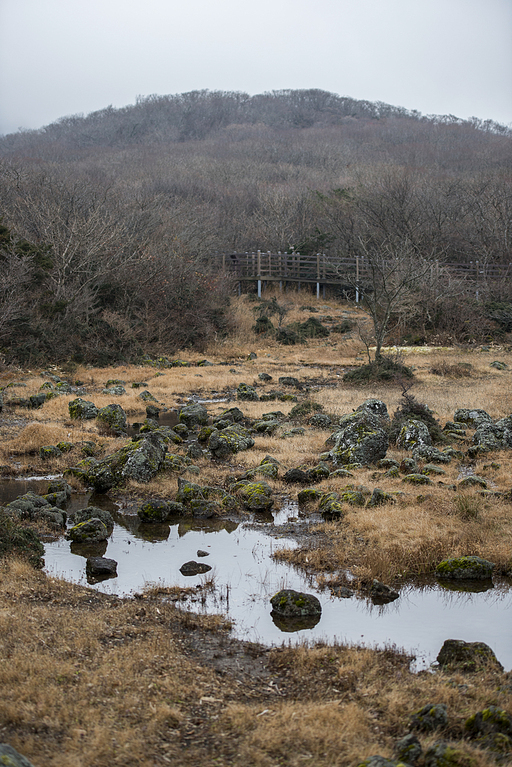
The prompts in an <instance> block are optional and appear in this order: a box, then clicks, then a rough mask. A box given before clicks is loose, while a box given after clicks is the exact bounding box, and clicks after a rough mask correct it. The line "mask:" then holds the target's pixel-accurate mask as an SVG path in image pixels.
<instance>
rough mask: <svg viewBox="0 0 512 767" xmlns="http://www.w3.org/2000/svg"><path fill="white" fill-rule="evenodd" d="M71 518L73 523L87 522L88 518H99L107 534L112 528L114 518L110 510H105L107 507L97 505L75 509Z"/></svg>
mask: <svg viewBox="0 0 512 767" xmlns="http://www.w3.org/2000/svg"><path fill="white" fill-rule="evenodd" d="M72 518H73V522H74V523H75V524H79V523H80V522H87V520H89V519H100V520H101V521H102V522H103V524H104V525H105V527H106V528H107V532H108V534H109V535H110V534H111V533H112V531H113V529H114V518H113V517H112V514H111V513H110V511H107V509H100V508H98V506H86V507H85V508H83V509H78V511H75V513H74V514H73V517H72Z"/></svg>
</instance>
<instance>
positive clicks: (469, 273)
mask: <svg viewBox="0 0 512 767" xmlns="http://www.w3.org/2000/svg"><path fill="white" fill-rule="evenodd" d="M214 259H215V261H216V263H218V265H219V268H221V269H222V270H223V271H225V272H226V273H228V274H230V275H231V276H233V277H234V278H235V280H236V281H237V282H238V284H239V290H241V289H242V285H243V283H251V282H256V283H257V284H258V295H261V291H262V288H263V287H264V285H265V284H267V283H279V286H280V288H281V289H282V288H283V286H285V285H286V284H287V283H290V284H294V285H297V287H298V289H299V290H300V286H301V285H302V284H309V285H316V293H317V296H318V297H319V296H320V292H321V291H322V292H323V294H324V295H325V288H326V286H332V287H334V288H338V289H339V291H340V292H341V293H343V292H345V293H347V294H348V293H350V294H351V295H352V297H354V298H355V299H356V301H357V300H359V297H360V291H361V290H362V289H363V288H364V287H365V286H369V285H371V275H370V269H369V263H368V259H366V258H365V257H364V256H357V257H354V258H334V257H331V256H328V255H326V254H325V253H317V254H315V255H308V256H306V255H302V254H301V253H271V252H270V251H267V252H265V251H260V250H258V251H256V252H254V253H236V252H229V253H221V254H215V256H214ZM432 271H433V275H434V277H436V276H437V277H438V278H439V281H440V282H444V283H446V281H448V282H450V281H457V283H459V284H460V285H461V287H462V288H466V289H467V292H468V293H469V292H471V293H474V294H476V296H477V297H478V295H479V293H481V292H483V291H484V290H485V289H486V288H487V287H488V286H489V285H491V284H497V283H500V284H502V283H503V282H507V283H510V282H511V281H512V264H505V265H503V264H488V263H486V262H483V261H468V262H466V263H447V262H441V261H437V260H435V261H432ZM463 292H464V291H463Z"/></svg>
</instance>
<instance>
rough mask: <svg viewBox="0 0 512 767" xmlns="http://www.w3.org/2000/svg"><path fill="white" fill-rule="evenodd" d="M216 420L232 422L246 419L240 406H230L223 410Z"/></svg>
mask: <svg viewBox="0 0 512 767" xmlns="http://www.w3.org/2000/svg"><path fill="white" fill-rule="evenodd" d="M216 420H223V421H230V422H231V423H240V421H243V420H244V414H243V413H242V411H241V410H240V408H239V407H229V408H227V409H226V410H223V411H222V413H221V414H220V415H219V417H218V418H217V419H216Z"/></svg>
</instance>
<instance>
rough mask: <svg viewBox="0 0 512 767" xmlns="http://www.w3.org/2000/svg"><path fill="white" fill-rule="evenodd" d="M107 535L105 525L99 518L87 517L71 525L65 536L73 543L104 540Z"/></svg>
mask: <svg viewBox="0 0 512 767" xmlns="http://www.w3.org/2000/svg"><path fill="white" fill-rule="evenodd" d="M108 535H109V534H108V530H107V527H106V525H105V524H104V523H103V522H102V521H101V519H88V520H87V521H86V522H79V523H78V524H77V525H74V526H73V527H71V528H70V529H69V530H68V532H67V535H66V538H68V540H70V541H73V542H74V543H94V542H96V541H106V540H107V538H108Z"/></svg>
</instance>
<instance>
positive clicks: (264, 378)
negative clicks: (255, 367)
mask: <svg viewBox="0 0 512 767" xmlns="http://www.w3.org/2000/svg"><path fill="white" fill-rule="evenodd" d="M258 378H259V379H260V381H265V382H268V381H271V380H272V376H270V375H269V374H268V373H258Z"/></svg>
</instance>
